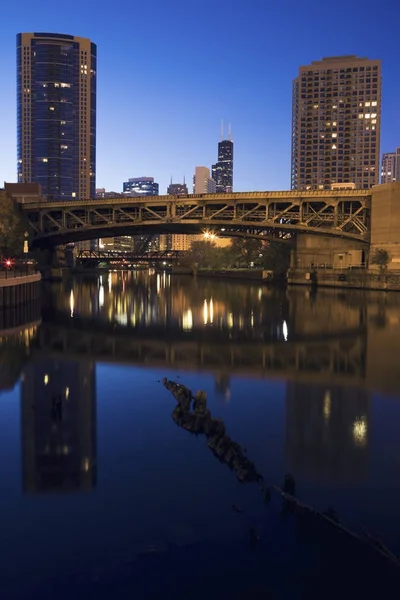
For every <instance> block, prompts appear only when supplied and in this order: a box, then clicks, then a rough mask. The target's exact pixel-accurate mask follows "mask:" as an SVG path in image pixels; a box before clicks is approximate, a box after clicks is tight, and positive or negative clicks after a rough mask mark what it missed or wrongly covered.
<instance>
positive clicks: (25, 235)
mask: <svg viewBox="0 0 400 600" xmlns="http://www.w3.org/2000/svg"><path fill="white" fill-rule="evenodd" d="M28 237H29V233H28V232H27V231H25V233H24V238H25V239H24V254H28V252H29V245H28Z"/></svg>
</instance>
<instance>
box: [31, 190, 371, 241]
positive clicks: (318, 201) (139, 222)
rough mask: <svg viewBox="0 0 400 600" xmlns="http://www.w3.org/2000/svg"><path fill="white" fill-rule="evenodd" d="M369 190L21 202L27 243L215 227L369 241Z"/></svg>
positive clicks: (222, 232)
mask: <svg viewBox="0 0 400 600" xmlns="http://www.w3.org/2000/svg"><path fill="white" fill-rule="evenodd" d="M370 207H371V190H332V191H331V190H321V191H301V192H298V191H288V192H283V191H277V192H240V193H232V194H193V195H188V196H149V197H145V198H144V197H140V198H138V197H133V198H130V197H129V198H128V197H126V198H119V197H118V198H101V199H96V200H80V201H70V202H68V203H62V202H46V201H41V202H33V203H27V204H24V205H22V209H23V211H24V213H25V216H26V218H27V220H28V222H29V224H30V227H31V229H32V231H33V232H34V236H33V238H32V239H31V247H38V248H40V247H42V248H45V247H52V246H57V245H61V244H67V243H72V242H78V241H83V240H91V239H98V238H102V237H113V236H120V235H137V234H140V235H141V234H151V233H153V234H154V233H188V234H192V233H199V232H201V231H204V230H212V231H215V232H216V233H217V234H218V235H219V236H226V237H232V236H234V235H237V234H243V232H245V233H247V234H249V235H255V234H257V235H261V236H265V238H268V236H271V235H275V236H277V237H278V239H279V238H281V239H282V238H285V237H287V236H290V235H293V234H296V233H299V232H302V233H307V234H317V235H324V236H334V237H339V238H348V239H349V240H357V241H361V242H368V241H369V227H370Z"/></svg>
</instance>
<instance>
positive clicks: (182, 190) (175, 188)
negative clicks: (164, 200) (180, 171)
mask: <svg viewBox="0 0 400 600" xmlns="http://www.w3.org/2000/svg"><path fill="white" fill-rule="evenodd" d="M167 194H168V196H187V195H188V194H189V191H188V187H187V185H186V183H185V182H183V183H172V179H171V183H170V184H169V186H168V187H167Z"/></svg>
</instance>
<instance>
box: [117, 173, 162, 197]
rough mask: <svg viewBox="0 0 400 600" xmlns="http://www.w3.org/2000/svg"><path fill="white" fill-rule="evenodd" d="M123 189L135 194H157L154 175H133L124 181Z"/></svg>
mask: <svg viewBox="0 0 400 600" xmlns="http://www.w3.org/2000/svg"><path fill="white" fill-rule="evenodd" d="M123 191H124V194H133V195H135V196H158V183H155V181H154V177H133V178H131V179H128V181H124V183H123Z"/></svg>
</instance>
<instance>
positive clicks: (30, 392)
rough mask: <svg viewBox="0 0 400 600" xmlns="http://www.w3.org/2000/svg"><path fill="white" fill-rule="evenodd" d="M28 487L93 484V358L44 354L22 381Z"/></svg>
mask: <svg viewBox="0 0 400 600" xmlns="http://www.w3.org/2000/svg"><path fill="white" fill-rule="evenodd" d="M21 417H22V433H21V443H22V487H23V490H24V491H25V492H27V493H51V492H73V491H76V492H78V491H84V490H91V489H93V487H94V486H95V485H96V480H97V443H96V381H95V366H94V364H93V363H92V362H90V361H85V360H83V361H81V362H76V361H69V360H63V359H61V360H59V359H57V360H53V359H48V358H38V359H36V360H33V361H32V362H30V363H29V364H28V365H27V366H26V368H25V370H24V373H23V378H22V385H21Z"/></svg>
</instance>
